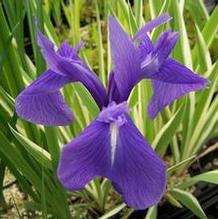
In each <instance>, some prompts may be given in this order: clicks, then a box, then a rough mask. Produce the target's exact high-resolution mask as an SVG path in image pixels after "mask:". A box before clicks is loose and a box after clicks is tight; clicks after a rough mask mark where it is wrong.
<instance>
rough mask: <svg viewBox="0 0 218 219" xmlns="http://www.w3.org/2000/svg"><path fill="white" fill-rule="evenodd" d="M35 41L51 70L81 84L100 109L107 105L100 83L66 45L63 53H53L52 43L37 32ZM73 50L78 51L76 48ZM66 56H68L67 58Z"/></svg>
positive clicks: (61, 51) (103, 89) (105, 94)
mask: <svg viewBox="0 0 218 219" xmlns="http://www.w3.org/2000/svg"><path fill="white" fill-rule="evenodd" d="M37 39H38V44H39V46H40V48H41V51H42V54H43V56H44V58H45V60H46V62H47V64H48V66H49V68H50V69H51V70H53V71H54V72H56V73H57V74H60V75H63V76H67V77H69V78H70V79H71V80H72V81H79V82H81V83H82V84H83V85H84V86H85V87H86V88H87V90H88V91H89V92H90V93H91V95H92V96H93V98H94V99H95V101H96V103H97V104H98V106H99V108H100V109H101V108H102V107H103V106H104V105H105V104H107V93H106V90H105V88H104V86H103V85H102V83H101V81H100V80H99V79H98V77H97V76H96V74H95V73H94V72H92V71H91V70H90V69H89V68H88V67H87V66H86V65H85V64H84V63H83V62H82V60H81V59H79V58H78V57H77V56H76V57H75V55H74V54H75V52H72V51H71V49H70V48H69V46H67V45H66V43H65V44H63V45H62V46H63V48H64V52H63V50H59V51H58V52H55V51H54V45H53V44H52V42H50V41H49V40H48V39H47V38H46V37H45V36H44V35H43V34H42V33H41V32H40V31H39V30H38V31H37ZM81 46H82V45H81ZM75 50H78V48H76V49H75ZM68 54H69V55H70V56H68V57H67V55H68ZM62 55H63V56H62Z"/></svg>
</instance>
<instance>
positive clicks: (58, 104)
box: [16, 70, 73, 126]
mask: <svg viewBox="0 0 218 219" xmlns="http://www.w3.org/2000/svg"><path fill="white" fill-rule="evenodd" d="M70 81H71V80H70V79H69V78H67V77H65V76H62V75H59V74H56V73H55V72H53V71H51V70H47V71H46V72H45V73H43V74H42V75H41V76H40V77H39V78H38V79H37V80H35V81H34V82H33V83H32V84H30V86H29V87H27V88H26V89H24V90H23V91H22V92H21V93H20V94H19V95H18V97H17V98H16V112H17V113H18V115H19V116H20V117H22V118H24V119H26V120H28V121H30V122H33V123H38V124H42V125H49V126H50V125H66V124H68V123H69V122H70V121H71V120H72V119H73V115H72V113H71V111H70V109H69V108H68V106H67V105H66V103H65V102H64V99H63V96H62V95H61V93H60V91H59V89H60V88H61V87H62V86H64V85H65V84H67V83H69V82H70Z"/></svg>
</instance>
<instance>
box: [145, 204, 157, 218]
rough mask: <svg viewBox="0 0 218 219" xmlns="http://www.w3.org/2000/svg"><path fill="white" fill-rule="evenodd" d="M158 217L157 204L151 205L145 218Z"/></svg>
mask: <svg viewBox="0 0 218 219" xmlns="http://www.w3.org/2000/svg"><path fill="white" fill-rule="evenodd" d="M156 218H157V205H154V206H153V207H150V208H149V209H148V212H147V214H146V216H145V219H156Z"/></svg>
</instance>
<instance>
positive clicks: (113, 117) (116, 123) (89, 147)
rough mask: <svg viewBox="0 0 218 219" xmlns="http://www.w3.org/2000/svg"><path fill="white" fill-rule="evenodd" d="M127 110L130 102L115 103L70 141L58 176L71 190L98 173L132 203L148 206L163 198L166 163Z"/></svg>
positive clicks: (62, 157)
mask: <svg viewBox="0 0 218 219" xmlns="http://www.w3.org/2000/svg"><path fill="white" fill-rule="evenodd" d="M127 111H128V109H127V106H126V103H121V104H119V105H116V104H112V105H111V106H109V107H107V108H105V109H104V110H103V111H102V112H101V113H100V114H99V117H98V118H97V119H96V120H95V121H94V122H92V123H91V124H90V126H88V127H87V128H86V129H85V130H84V131H83V132H82V133H81V134H80V135H79V136H78V137H76V138H75V139H74V140H73V141H72V142H71V143H69V144H67V145H66V146H65V147H64V149H63V153H62V156H61V160H60V163H59V168H58V177H59V179H60V181H61V183H62V184H63V185H64V187H66V188H68V189H70V190H78V189H81V188H83V187H84V186H85V184H86V183H88V182H89V181H90V180H91V179H94V178H95V177H97V176H102V177H107V178H108V179H110V180H111V181H112V183H113V185H114V187H115V189H116V190H117V191H118V192H119V193H121V195H122V197H123V199H124V200H125V202H126V203H127V204H128V205H129V206H130V207H133V208H135V209H144V208H147V207H150V206H151V205H153V204H156V203H158V202H159V201H160V199H161V197H162V195H163V192H164V190H165V185H166V166H165V164H164V163H163V161H162V160H161V159H160V158H159V157H158V156H157V155H156V154H155V152H154V151H153V150H152V148H151V147H150V145H149V144H148V143H147V142H146V140H145V139H144V137H143V136H142V135H141V134H140V132H139V131H138V129H137V128H136V127H135V125H134V124H133V122H132V121H131V119H130V118H129V116H128V115H127Z"/></svg>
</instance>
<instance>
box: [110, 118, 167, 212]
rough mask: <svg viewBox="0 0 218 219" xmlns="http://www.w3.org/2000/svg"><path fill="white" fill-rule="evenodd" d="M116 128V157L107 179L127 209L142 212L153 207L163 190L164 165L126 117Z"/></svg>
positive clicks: (164, 184) (164, 185)
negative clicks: (120, 196)
mask: <svg viewBox="0 0 218 219" xmlns="http://www.w3.org/2000/svg"><path fill="white" fill-rule="evenodd" d="M126 120H127V122H126V123H125V124H124V125H122V126H121V127H120V128H119V131H118V132H119V136H118V139H117V145H116V155H115V159H114V163H113V166H112V170H111V175H110V176H109V177H108V178H110V179H111V180H112V182H113V185H114V186H115V188H116V189H117V190H118V191H119V192H120V193H121V194H122V196H123V199H124V200H125V202H126V203H127V205H128V206H130V207H132V208H135V209H145V208H148V207H150V206H152V205H154V204H157V203H158V202H159V201H160V199H161V197H162V196H163V193H164V191H165V187H166V165H165V164H164V162H163V161H162V160H161V159H160V158H159V157H158V156H157V155H156V153H155V152H154V151H153V149H152V148H151V146H150V145H149V144H148V143H147V142H146V140H145V139H144V137H143V136H142V135H141V133H140V132H139V130H138V129H137V128H136V127H135V125H134V124H133V122H132V121H131V120H130V118H129V117H126Z"/></svg>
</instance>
